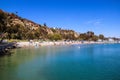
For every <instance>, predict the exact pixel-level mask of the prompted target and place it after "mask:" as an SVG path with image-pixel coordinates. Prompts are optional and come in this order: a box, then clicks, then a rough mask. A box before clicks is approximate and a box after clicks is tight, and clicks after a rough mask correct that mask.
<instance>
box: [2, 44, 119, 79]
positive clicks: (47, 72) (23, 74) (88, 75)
mask: <svg viewBox="0 0 120 80" xmlns="http://www.w3.org/2000/svg"><path fill="white" fill-rule="evenodd" d="M13 52H14V54H12V55H11V56H4V57H0V80H120V44H91V45H72V46H48V47H40V48H29V49H28V48H24V49H16V50H14V51H13Z"/></svg>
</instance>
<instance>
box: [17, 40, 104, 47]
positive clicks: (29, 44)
mask: <svg viewBox="0 0 120 80" xmlns="http://www.w3.org/2000/svg"><path fill="white" fill-rule="evenodd" d="M102 43H105V42H94V41H84V42H81V41H53V42H52V41H43V42H17V47H20V48H24V47H41V46H55V45H76V44H102Z"/></svg>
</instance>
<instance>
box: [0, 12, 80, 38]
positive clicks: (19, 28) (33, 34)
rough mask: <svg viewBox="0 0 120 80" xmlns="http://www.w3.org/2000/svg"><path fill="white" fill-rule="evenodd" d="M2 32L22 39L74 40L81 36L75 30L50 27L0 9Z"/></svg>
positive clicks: (0, 27) (7, 35)
mask: <svg viewBox="0 0 120 80" xmlns="http://www.w3.org/2000/svg"><path fill="white" fill-rule="evenodd" d="M0 33H4V34H5V38H7V39H21V40H29V39H43V40H63V39H64V40H66V39H67V40H68V39H70V40H74V39H77V38H78V36H79V35H78V34H77V33H76V32H75V31H73V30H64V29H60V28H49V27H47V26H46V25H45V24H44V25H40V24H37V23H35V22H33V21H30V20H28V19H25V18H21V17H19V16H18V15H16V14H14V13H8V12H4V11H3V10H0Z"/></svg>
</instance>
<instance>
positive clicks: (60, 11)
mask: <svg viewBox="0 0 120 80" xmlns="http://www.w3.org/2000/svg"><path fill="white" fill-rule="evenodd" d="M0 9H2V10H4V11H6V12H13V13H15V12H18V15H19V16H21V17H23V18H27V19H30V20H32V21H34V22H36V23H39V24H43V23H46V24H47V26H49V27H60V28H63V29H72V30H75V31H76V32H80V33H84V32H87V31H93V32H95V34H97V35H98V34H100V33H101V34H104V35H105V36H107V37H109V36H111V37H113V36H115V37H120V0H1V1H0Z"/></svg>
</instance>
